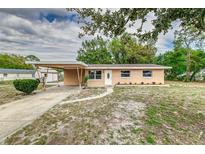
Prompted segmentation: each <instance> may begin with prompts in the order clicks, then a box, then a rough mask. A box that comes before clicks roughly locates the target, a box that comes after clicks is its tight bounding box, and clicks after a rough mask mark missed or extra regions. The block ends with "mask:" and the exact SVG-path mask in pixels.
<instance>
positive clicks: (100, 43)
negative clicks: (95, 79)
mask: <svg viewBox="0 0 205 154" xmlns="http://www.w3.org/2000/svg"><path fill="white" fill-rule="evenodd" d="M155 53H156V48H155V47H153V46H152V45H148V44H145V45H142V44H140V43H138V42H137V39H136V38H135V37H132V36H131V35H129V34H127V33H125V34H123V35H122V36H121V37H119V38H113V39H112V40H111V41H104V40H103V39H102V38H100V37H97V38H96V39H93V40H91V41H85V42H83V44H82V48H81V49H80V50H79V51H78V57H77V60H79V61H83V62H85V63H88V64H111V63H114V64H136V63H152V62H153V59H154V56H155Z"/></svg>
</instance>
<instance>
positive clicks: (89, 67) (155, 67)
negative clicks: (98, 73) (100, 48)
mask: <svg viewBox="0 0 205 154" xmlns="http://www.w3.org/2000/svg"><path fill="white" fill-rule="evenodd" d="M86 69H172V67H86Z"/></svg>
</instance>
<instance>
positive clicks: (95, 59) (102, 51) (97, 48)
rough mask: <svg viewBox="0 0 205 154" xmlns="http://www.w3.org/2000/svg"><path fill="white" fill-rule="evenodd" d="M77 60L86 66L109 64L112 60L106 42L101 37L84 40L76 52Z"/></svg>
mask: <svg viewBox="0 0 205 154" xmlns="http://www.w3.org/2000/svg"><path fill="white" fill-rule="evenodd" d="M77 60H79V61H83V62H85V63H87V64H111V63H112V58H111V54H110V52H109V51H108V42H107V41H105V40H103V38H101V37H97V38H94V39H93V40H86V41H85V42H83V43H82V47H81V48H80V49H79V50H78V56H77Z"/></svg>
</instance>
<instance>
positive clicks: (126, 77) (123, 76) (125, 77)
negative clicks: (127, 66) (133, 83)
mask: <svg viewBox="0 0 205 154" xmlns="http://www.w3.org/2000/svg"><path fill="white" fill-rule="evenodd" d="M122 71H129V76H122ZM124 74H125V73H124ZM120 77H121V78H130V77H131V71H130V70H121V71H120Z"/></svg>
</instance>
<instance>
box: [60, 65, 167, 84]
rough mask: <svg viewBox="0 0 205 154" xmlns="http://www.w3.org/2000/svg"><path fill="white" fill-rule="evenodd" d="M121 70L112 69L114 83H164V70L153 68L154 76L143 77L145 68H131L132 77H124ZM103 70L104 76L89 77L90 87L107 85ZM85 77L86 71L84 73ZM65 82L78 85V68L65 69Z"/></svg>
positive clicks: (103, 74)
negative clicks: (97, 77) (98, 77)
mask: <svg viewBox="0 0 205 154" xmlns="http://www.w3.org/2000/svg"><path fill="white" fill-rule="evenodd" d="M121 70H123V69H119V70H112V85H116V84H118V82H120V84H129V83H132V84H141V82H144V84H153V83H152V82H155V83H156V84H160V83H161V84H164V70H161V69H160V70H157V69H156V70H155V69H154V70H152V77H143V70H130V77H127V78H125V77H124V78H123V77H121ZM88 71H89V70H85V75H88ZM101 71H102V78H101V79H89V80H88V81H87V86H88V87H104V86H105V73H104V70H101ZM83 77H84V73H83ZM64 84H65V85H78V84H79V83H78V76H77V70H76V69H67V70H66V69H65V70H64Z"/></svg>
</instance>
